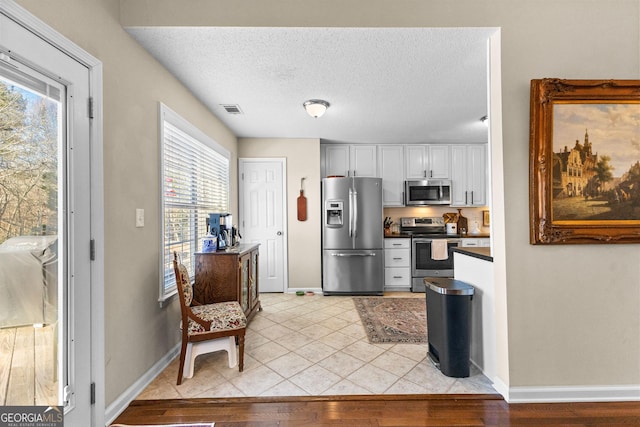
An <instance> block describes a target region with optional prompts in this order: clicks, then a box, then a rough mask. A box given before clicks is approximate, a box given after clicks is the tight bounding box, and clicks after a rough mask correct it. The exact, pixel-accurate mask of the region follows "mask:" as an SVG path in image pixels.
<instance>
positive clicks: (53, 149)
mask: <svg viewBox="0 0 640 427" xmlns="http://www.w3.org/2000/svg"><path fill="white" fill-rule="evenodd" d="M0 52H1V53H2V57H0V92H1V93H0V102H1V103H2V104H3V105H2V107H1V108H0V109H1V110H2V111H3V112H4V113H7V112H9V116H10V117H11V120H12V121H13V123H12V124H11V125H10V126H5V125H6V123H5V125H3V129H2V137H3V142H2V144H3V146H2V154H1V156H2V157H3V158H5V159H9V158H11V161H3V162H2V165H0V180H2V187H3V188H5V189H6V188H11V190H12V191H11V192H10V195H9V199H10V203H9V208H10V209H7V210H3V211H2V212H1V213H0V230H2V234H1V235H0V244H1V243H4V244H5V247H4V248H3V251H1V252H2V253H0V255H5V256H9V255H10V256H13V257H14V258H16V257H20V256H22V255H23V252H24V249H15V247H14V245H12V242H16V241H18V242H19V241H21V240H23V241H24V240H25V239H26V240H28V241H29V242H34V241H37V246H38V247H37V248H34V250H33V251H28V252H31V253H35V254H37V255H38V257H36V262H35V263H32V264H34V265H33V266H32V267H33V268H31V267H27V266H25V265H23V264H21V266H20V267H21V270H20V273H21V274H22V275H23V276H22V277H23V278H24V279H25V280H23V283H22V290H24V289H25V288H26V287H28V286H33V290H37V291H38V292H39V293H40V296H39V297H38V298H37V301H34V300H31V301H21V302H25V303H29V304H31V303H35V302H37V303H39V304H41V305H42V306H43V310H42V320H41V321H38V319H37V318H36V317H33V313H32V312H30V311H29V310H28V309H27V308H25V306H24V305H19V304H16V305H14V307H12V312H13V313H12V314H13V315H14V316H13V317H12V316H10V315H9V316H7V312H6V311H5V312H4V313H3V314H4V315H5V318H6V319H8V320H9V323H13V324H12V325H11V326H12V327H15V330H16V337H18V336H20V335H24V334H29V333H33V334H34V335H35V342H36V344H35V349H32V351H33V353H35V356H33V355H30V354H29V352H27V351H20V350H21V348H20V347H22V346H26V345H27V343H28V342H29V340H26V339H21V340H16V342H15V345H14V349H15V350H14V353H13V354H14V357H17V358H24V363H26V364H29V363H31V361H33V363H34V366H35V370H34V372H35V374H30V373H29V372H27V371H25V370H24V366H20V365H19V364H15V363H14V364H12V365H11V366H10V367H9V375H10V376H15V377H16V378H17V379H19V380H25V379H26V381H23V386H25V390H24V392H23V393H25V394H27V395H28V396H25V397H29V398H31V397H32V396H33V400H31V401H30V402H29V401H27V402H21V401H18V400H16V401H12V402H9V403H6V404H10V405H28V406H32V405H34V403H35V405H36V406H42V405H44V406H61V407H64V409H63V410H64V423H65V425H70V426H71V425H86V426H89V425H93V424H94V422H93V421H94V419H93V418H92V417H93V415H92V394H93V393H91V389H92V386H91V381H92V363H95V361H96V360H98V359H95V358H94V357H92V355H93V353H92V336H91V326H92V323H91V319H92V318H91V302H92V300H91V292H92V272H91V256H92V255H91V253H90V251H89V247H90V241H91V220H90V219H91V203H92V201H91V197H92V193H91V167H90V166H91V129H90V127H91V125H90V118H89V109H88V106H89V96H90V73H89V70H88V68H87V67H85V66H84V65H82V64H80V63H79V62H77V61H76V60H74V59H72V58H71V57H69V56H68V55H66V54H64V53H63V52H61V51H60V50H59V49H57V48H56V47H54V46H52V45H51V44H49V43H48V42H46V41H44V40H43V39H42V38H40V37H38V36H36V35H35V34H33V33H32V32H31V31H29V30H26V29H25V28H24V27H23V26H22V25H19V24H17V23H16V22H14V21H13V20H12V19H10V18H8V17H7V16H5V15H3V14H0ZM27 64H28V65H27ZM4 113H3V117H5V118H6V117H7V116H5V115H4ZM8 141H11V143H10V144H8V143H7V142H8ZM5 195H7V193H5ZM3 199H4V200H7V199H5V198H3ZM5 207H7V206H6V205H5ZM16 239H17V240H16ZM35 249H37V251H35ZM21 251H22V252H21ZM1 262H2V260H0V268H2V265H1ZM14 267H17V266H16V265H15V264H14ZM35 269H37V270H38V272H39V273H40V276H41V280H40V281H38V282H36V281H29V280H26V279H27V278H29V277H31V276H32V273H33V272H34V271H35ZM14 274H18V271H17V269H15V268H14ZM4 285H6V288H5V289H3V292H5V295H7V294H9V295H10V294H11V293H12V292H13V291H15V289H13V290H12V289H10V288H9V286H10V285H11V284H10V283H9V282H4ZM36 285H37V288H36ZM40 287H41V289H39V288H40ZM94 291H95V289H94ZM14 296H15V294H14ZM25 315H26V316H27V317H26V318H25V317H24V316H25ZM11 319H14V320H15V321H13V322H12V321H11ZM31 323H33V324H31ZM38 337H39V338H38ZM4 351H5V350H4V348H3V352H4ZM38 353H40V354H41V356H44V357H39V356H38ZM2 368H4V367H2V366H0V370H1V369H2ZM5 372H6V371H5ZM9 384H12V383H11V382H9ZM2 387H5V384H3V385H2ZM32 387H33V388H35V391H33V392H32V391H31V390H32ZM94 396H95V395H94Z"/></svg>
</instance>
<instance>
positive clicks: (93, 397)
mask: <svg viewBox="0 0 640 427" xmlns="http://www.w3.org/2000/svg"><path fill="white" fill-rule="evenodd" d="M90 393H91V404H92V405H95V403H96V383H91V390H90Z"/></svg>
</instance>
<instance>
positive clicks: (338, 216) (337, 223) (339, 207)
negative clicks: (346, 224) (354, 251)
mask: <svg viewBox="0 0 640 427" xmlns="http://www.w3.org/2000/svg"><path fill="white" fill-rule="evenodd" d="M343 206H344V205H343V203H342V201H341V200H327V201H326V202H325V210H326V214H325V221H327V224H326V225H327V226H328V227H341V226H342V224H343V213H344V209H343Z"/></svg>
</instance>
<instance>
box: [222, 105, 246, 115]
mask: <svg viewBox="0 0 640 427" xmlns="http://www.w3.org/2000/svg"><path fill="white" fill-rule="evenodd" d="M222 108H224V109H225V111H226V112H227V113H229V114H242V110H241V109H240V106H239V105H237V104H222Z"/></svg>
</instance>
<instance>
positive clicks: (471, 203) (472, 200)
mask: <svg viewBox="0 0 640 427" xmlns="http://www.w3.org/2000/svg"><path fill="white" fill-rule="evenodd" d="M471 204H473V191H472V192H471Z"/></svg>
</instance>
